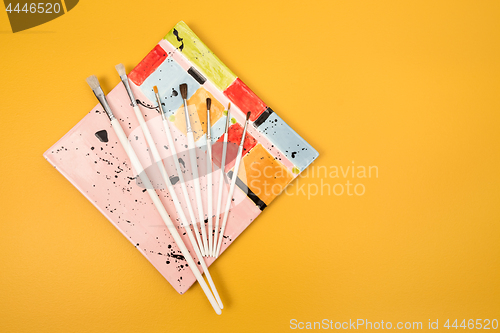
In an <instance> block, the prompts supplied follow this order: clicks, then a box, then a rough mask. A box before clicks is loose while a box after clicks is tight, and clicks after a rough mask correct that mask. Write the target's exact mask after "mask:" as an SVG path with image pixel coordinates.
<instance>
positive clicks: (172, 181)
mask: <svg viewBox="0 0 500 333" xmlns="http://www.w3.org/2000/svg"><path fill="white" fill-rule="evenodd" d="M169 179H170V182H171V183H172V185H175V184H177V182H178V181H179V177H177V176H171V177H170V178H169Z"/></svg>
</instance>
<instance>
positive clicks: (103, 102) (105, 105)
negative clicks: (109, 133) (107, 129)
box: [92, 87, 115, 120]
mask: <svg viewBox="0 0 500 333" xmlns="http://www.w3.org/2000/svg"><path fill="white" fill-rule="evenodd" d="M92 91H93V92H94V95H95V97H97V99H98V100H99V103H101V105H102V107H103V108H104V111H106V114H107V115H108V117H109V120H113V119H115V116H114V115H113V112H111V108H110V107H109V104H108V101H107V100H106V96H104V92H103V91H102V89H101V87H98V88H96V89H94V90H92Z"/></svg>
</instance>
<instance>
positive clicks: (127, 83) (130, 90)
mask: <svg viewBox="0 0 500 333" xmlns="http://www.w3.org/2000/svg"><path fill="white" fill-rule="evenodd" d="M120 79H122V82H123V85H124V86H125V90H127V94H128V97H129V98H130V101H131V102H132V106H137V102H136V100H135V97H134V94H133V93H132V89H130V84H129V82H128V77H127V75H120Z"/></svg>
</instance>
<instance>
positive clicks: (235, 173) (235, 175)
mask: <svg viewBox="0 0 500 333" xmlns="http://www.w3.org/2000/svg"><path fill="white" fill-rule="evenodd" d="M242 152H243V146H239V147H238V155H237V157H236V162H235V164H234V168H233V178H232V179H231V187H230V188H229V194H228V197H227V202H226V209H225V213H224V219H223V220H222V227H221V230H220V236H219V242H218V244H217V250H216V251H215V257H216V258H217V257H218V256H219V253H220V248H221V246H222V240H223V239H224V230H225V229H226V224H227V218H228V217H229V211H230V210H231V202H232V201H233V194H234V189H235V187H236V179H237V178H238V171H239V169H240V163H241V153H242Z"/></svg>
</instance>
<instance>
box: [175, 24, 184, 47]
mask: <svg viewBox="0 0 500 333" xmlns="http://www.w3.org/2000/svg"><path fill="white" fill-rule="evenodd" d="M173 33H174V36H175V37H177V41H178V42H181V45H180V46H179V47H178V49H179V50H180V51H181V52H182V50H183V49H184V42H183V40H184V38H181V37H179V32H178V31H177V30H176V29H175V28H174V31H173Z"/></svg>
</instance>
